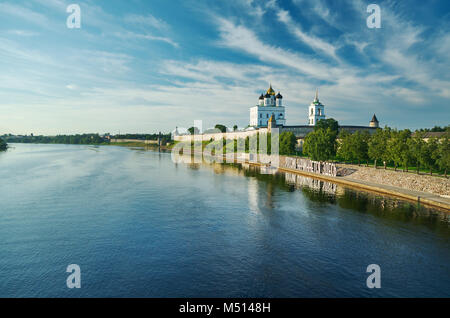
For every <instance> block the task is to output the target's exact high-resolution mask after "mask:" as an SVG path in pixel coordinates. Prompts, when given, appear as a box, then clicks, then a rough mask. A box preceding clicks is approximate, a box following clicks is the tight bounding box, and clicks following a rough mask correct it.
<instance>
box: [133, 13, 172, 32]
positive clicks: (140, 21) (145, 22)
mask: <svg viewBox="0 0 450 318" xmlns="http://www.w3.org/2000/svg"><path fill="white" fill-rule="evenodd" d="M124 21H125V22H127V23H130V24H136V25H140V26H144V27H148V26H149V27H152V28H155V29H158V30H164V29H167V28H168V27H169V25H168V24H167V23H166V22H165V21H164V20H162V19H159V18H156V17H154V16H153V15H151V14H146V15H138V14H127V15H126V16H125V18H124Z"/></svg>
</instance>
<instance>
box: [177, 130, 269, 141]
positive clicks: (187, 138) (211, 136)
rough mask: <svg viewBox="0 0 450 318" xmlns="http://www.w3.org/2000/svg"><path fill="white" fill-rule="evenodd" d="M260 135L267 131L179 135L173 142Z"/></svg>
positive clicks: (243, 137)
mask: <svg viewBox="0 0 450 318" xmlns="http://www.w3.org/2000/svg"><path fill="white" fill-rule="evenodd" d="M258 132H259V133H260V134H267V133H268V129H267V128H259V129H255V130H248V131H233V132H227V133H225V134H220V133H213V134H201V135H194V136H192V135H181V136H174V137H173V138H174V140H175V141H190V140H194V138H195V140H198V141H200V140H201V141H209V140H211V139H213V140H220V139H222V138H223V137H226V139H228V140H230V139H233V140H234V139H239V138H242V139H245V138H246V137H247V136H253V135H256V134H257V133H258Z"/></svg>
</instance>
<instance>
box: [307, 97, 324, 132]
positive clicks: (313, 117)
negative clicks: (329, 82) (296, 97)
mask: <svg viewBox="0 0 450 318" xmlns="http://www.w3.org/2000/svg"><path fill="white" fill-rule="evenodd" d="M308 112H309V113H308V118H309V122H308V124H309V125H310V126H315V125H316V124H317V122H318V121H319V120H321V119H325V105H323V104H322V103H321V102H320V101H319V90H318V89H316V96H315V97H314V100H313V102H312V103H311V105H309V109H308Z"/></svg>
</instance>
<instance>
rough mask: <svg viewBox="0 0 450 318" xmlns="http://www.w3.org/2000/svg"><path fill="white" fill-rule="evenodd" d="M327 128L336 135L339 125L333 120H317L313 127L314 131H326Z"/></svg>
mask: <svg viewBox="0 0 450 318" xmlns="http://www.w3.org/2000/svg"><path fill="white" fill-rule="evenodd" d="M328 128H330V129H331V130H332V131H335V132H336V134H337V132H338V131H339V123H338V122H337V121H336V120H334V119H333V118H327V119H321V120H319V121H318V122H317V123H316V125H315V126H314V130H318V129H323V130H327V129H328Z"/></svg>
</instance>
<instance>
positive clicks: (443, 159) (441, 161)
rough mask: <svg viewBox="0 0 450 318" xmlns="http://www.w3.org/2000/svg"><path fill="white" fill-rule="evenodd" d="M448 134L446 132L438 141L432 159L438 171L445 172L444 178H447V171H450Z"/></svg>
mask: <svg viewBox="0 0 450 318" xmlns="http://www.w3.org/2000/svg"><path fill="white" fill-rule="evenodd" d="M449 135H450V133H449V132H447V134H445V136H444V137H443V138H441V139H440V140H439V145H438V147H437V151H436V152H435V155H434V159H435V161H436V164H437V166H438V167H439V169H441V170H444V171H445V177H447V171H448V169H450V142H449Z"/></svg>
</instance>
